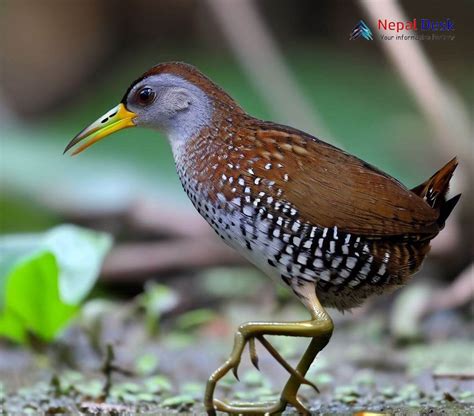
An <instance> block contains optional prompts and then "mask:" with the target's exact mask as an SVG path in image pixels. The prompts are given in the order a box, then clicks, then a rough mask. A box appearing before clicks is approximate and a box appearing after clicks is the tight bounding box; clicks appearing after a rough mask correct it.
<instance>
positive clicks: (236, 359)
mask: <svg viewBox="0 0 474 416" xmlns="http://www.w3.org/2000/svg"><path fill="white" fill-rule="evenodd" d="M256 340H258V341H259V342H260V343H261V344H262V346H263V347H264V348H265V349H266V350H267V351H268V352H269V353H270V354H271V355H272V356H273V357H274V358H275V359H276V361H278V362H279V363H280V364H281V365H282V366H283V368H285V369H286V370H287V371H288V372H289V373H290V375H291V376H292V377H293V378H294V380H295V381H296V382H297V383H298V385H300V384H305V385H308V386H311V387H312V388H313V389H314V390H316V391H317V392H319V390H318V388H317V387H316V385H315V384H314V383H312V382H311V381H309V380H307V379H306V378H305V377H304V376H302V375H301V374H300V373H299V372H298V371H297V370H296V369H294V368H293V367H292V366H291V365H290V364H288V362H287V361H286V360H285V359H284V358H283V357H282V356H281V355H280V353H279V352H278V351H277V350H276V349H275V348H274V347H273V345H272V344H271V343H270V342H269V341H268V340H267V339H266V338H265V337H264V336H263V335H251V334H244V333H242V332H240V331H238V332H237V333H236V335H235V342H234V348H233V350H232V353H231V355H230V356H229V358H228V359H227V361H226V362H225V363H224V364H223V365H222V366H221V367H219V368H218V369H217V370H216V371H215V372H214V373H213V374H212V375H211V377H210V378H209V381H208V383H207V388H206V395H205V398H204V405H205V407H206V410H207V412H208V414H209V415H215V412H216V410H218V411H222V412H227V413H230V414H278V413H281V412H283V410H284V409H285V407H286V405H287V404H291V405H293V406H294V407H295V408H296V409H297V410H298V412H299V413H302V414H309V411H308V410H307V409H306V408H305V407H304V406H303V405H302V403H301V402H300V401H299V400H298V398H297V397H296V395H295V394H293V395H291V394H287V393H285V391H284V392H283V393H282V397H281V400H280V401H279V402H278V403H275V404H272V405H270V404H257V405H254V404H247V403H239V404H233V403H232V404H231V403H227V402H224V401H221V400H218V399H214V397H213V396H214V390H215V388H216V385H217V383H218V381H219V380H220V379H221V378H223V377H224V376H225V375H226V374H227V373H228V372H229V371H231V370H232V372H233V374H234V376H235V378H236V379H237V380H238V379H239V377H238V368H239V365H240V361H241V356H242V353H243V351H244V348H245V345H246V344H247V343H248V344H249V351H250V360H251V362H252V363H253V365H254V366H255V367H256V368H257V369H258V356H257V350H256V346H255V341H256ZM286 396H288V397H286Z"/></svg>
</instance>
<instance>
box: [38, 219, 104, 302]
mask: <svg viewBox="0 0 474 416" xmlns="http://www.w3.org/2000/svg"><path fill="white" fill-rule="evenodd" d="M111 245H112V239H111V238H110V236H109V235H108V234H105V233H99V232H96V231H91V230H87V229H85V228H81V227H77V226H74V225H60V226H59V227H55V228H53V229H52V230H51V231H50V232H48V233H46V235H45V238H44V240H43V246H44V247H45V248H47V249H49V250H51V252H53V253H54V255H55V257H56V261H57V262H58V265H59V269H60V278H59V283H60V285H59V286H60V293H61V298H62V299H63V300H64V302H66V303H71V304H77V303H79V302H80V301H82V300H83V299H84V298H85V297H86V296H87V294H88V293H89V291H90V290H91V289H92V286H93V285H94V283H95V281H96V279H97V277H98V275H99V272H100V267H101V264H102V261H103V259H104V257H105V255H106V254H107V252H108V251H109V249H110V247H111Z"/></svg>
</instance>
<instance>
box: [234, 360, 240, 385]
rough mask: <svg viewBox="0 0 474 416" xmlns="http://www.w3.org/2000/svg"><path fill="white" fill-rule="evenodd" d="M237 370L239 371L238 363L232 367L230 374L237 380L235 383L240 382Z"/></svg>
mask: <svg viewBox="0 0 474 416" xmlns="http://www.w3.org/2000/svg"><path fill="white" fill-rule="evenodd" d="M238 370H239V363H237V364H236V365H235V367H232V373H233V374H234V377H235V378H236V379H237V381H240V378H239V373H238Z"/></svg>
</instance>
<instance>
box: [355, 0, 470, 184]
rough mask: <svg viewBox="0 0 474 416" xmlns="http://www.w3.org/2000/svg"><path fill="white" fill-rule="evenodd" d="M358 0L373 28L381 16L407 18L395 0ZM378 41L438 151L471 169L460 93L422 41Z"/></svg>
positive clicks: (467, 125)
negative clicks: (445, 79) (433, 61)
mask: <svg viewBox="0 0 474 416" xmlns="http://www.w3.org/2000/svg"><path fill="white" fill-rule="evenodd" d="M359 2H360V5H361V6H362V8H363V9H364V10H365V12H366V13H367V15H368V16H369V19H370V22H371V23H372V25H373V27H377V22H378V19H379V18H380V17H381V16H383V17H384V18H388V19H390V20H397V21H407V20H408V19H407V18H406V16H405V13H404V11H403V9H402V6H401V5H400V4H399V2H397V1H396V0H386V1H378V0H377V1H374V0H359ZM380 44H381V45H382V48H383V50H384V51H385V53H386V54H387V56H388V57H389V59H390V60H391V61H392V63H393V65H394V66H395V68H396V69H397V71H398V73H399V74H400V77H401V79H402V81H403V82H404V83H405V84H406V86H407V88H408V91H409V92H410V93H411V94H412V95H413V98H414V99H415V101H416V103H417V105H418V107H419V108H420V110H421V111H422V113H423V114H424V115H425V117H426V119H427V120H428V121H429V124H430V126H431V127H432V130H433V137H434V138H435V139H436V144H437V145H438V148H439V149H440V153H441V154H442V155H450V156H452V155H453V153H454V154H455V155H458V156H459V157H460V158H461V159H463V160H464V161H465V162H467V166H466V165H465V166H464V169H466V171H467V170H468V169H472V168H473V165H474V152H473V151H472V144H471V143H470V140H471V139H470V137H471V126H470V117H469V111H468V109H467V107H466V105H465V104H464V103H463V101H462V100H461V98H460V97H459V95H457V94H456V93H455V91H454V90H453V89H452V88H450V87H449V86H448V85H447V84H446V83H445V82H443V81H442V80H441V78H440V77H439V76H438V74H437V73H436V71H435V69H434V67H433V65H431V63H430V61H429V59H428V57H427V55H426V53H425V52H424V50H423V48H422V42H418V41H406V42H395V41H393V42H391V41H382V42H380ZM462 179H463V180H462V181H461V175H459V174H458V181H459V183H461V184H462V185H464V183H465V182H466V181H467V179H468V178H466V177H463V178H462Z"/></svg>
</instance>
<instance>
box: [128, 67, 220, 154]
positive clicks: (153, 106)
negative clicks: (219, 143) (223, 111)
mask: <svg viewBox="0 0 474 416" xmlns="http://www.w3.org/2000/svg"><path fill="white" fill-rule="evenodd" d="M124 104H125V106H126V107H127V108H128V109H129V110H130V111H133V112H134V113H136V114H137V118H135V119H134V122H135V124H136V125H137V126H144V127H149V128H152V129H156V130H159V131H161V132H163V133H164V134H165V135H166V136H167V137H168V140H169V141H170V142H171V144H172V146H173V148H176V146H177V145H179V144H181V143H183V142H185V141H186V140H187V139H189V138H190V137H193V136H194V135H195V134H197V133H198V132H199V130H201V128H202V127H204V126H206V125H208V124H209V122H210V120H211V117H212V104H211V102H210V100H209V98H208V97H207V95H206V94H205V93H204V92H203V91H202V90H201V89H200V88H199V87H197V86H196V85H194V84H192V83H190V82H188V81H186V80H185V79H183V78H181V77H178V76H176V75H171V74H160V75H152V76H150V77H147V78H145V79H143V80H141V81H140V82H138V83H137V84H136V85H134V86H133V88H132V89H131V90H130V91H129V93H128V95H127V97H126V99H125V101H124Z"/></svg>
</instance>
